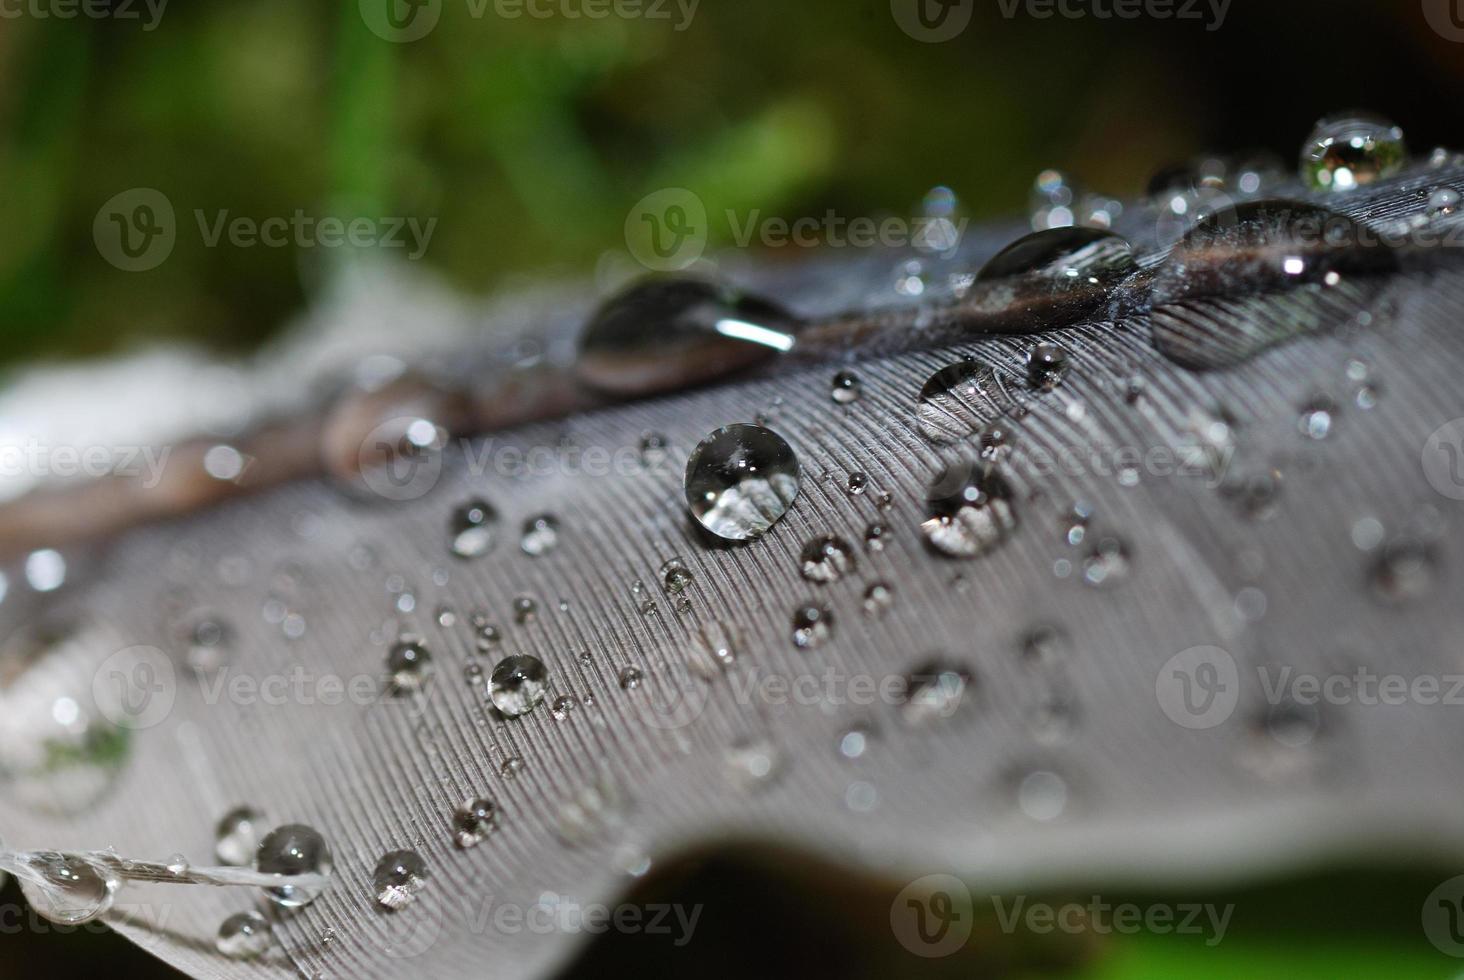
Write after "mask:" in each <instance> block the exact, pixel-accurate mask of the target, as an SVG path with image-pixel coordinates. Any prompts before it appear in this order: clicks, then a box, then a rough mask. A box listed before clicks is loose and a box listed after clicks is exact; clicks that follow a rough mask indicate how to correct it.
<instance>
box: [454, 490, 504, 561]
mask: <svg viewBox="0 0 1464 980" xmlns="http://www.w3.org/2000/svg"><path fill="white" fill-rule="evenodd" d="M497 533H498V512H497V511H496V510H494V509H493V508H492V507H491V506H490V505H489V504H487V503H484V502H483V501H481V500H470V501H468V502H467V503H465V504H463V505H461V506H460V507H458V508H457V510H455V511H453V512H452V518H451V519H450V520H449V521H448V537H449V541H450V544H449V547H450V548H451V550H452V553H453V554H454V555H457V556H458V557H459V558H478V557H481V556H483V555H486V554H487V553H488V552H489V551H490V550H492V548H493V544H494V540H495V537H496V535H497Z"/></svg>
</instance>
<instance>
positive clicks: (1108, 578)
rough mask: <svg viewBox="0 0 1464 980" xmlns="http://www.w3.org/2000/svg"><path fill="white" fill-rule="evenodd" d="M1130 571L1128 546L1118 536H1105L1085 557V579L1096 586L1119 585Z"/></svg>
mask: <svg viewBox="0 0 1464 980" xmlns="http://www.w3.org/2000/svg"><path fill="white" fill-rule="evenodd" d="M1128 572H1129V555H1128V548H1127V547H1126V546H1125V545H1124V543H1123V542H1122V541H1120V540H1119V539H1117V538H1103V539H1102V540H1100V541H1099V542H1098V543H1097V544H1095V545H1094V546H1093V548H1092V549H1091V550H1090V551H1089V552H1088V554H1087V555H1086V556H1085V557H1084V558H1083V581H1084V582H1087V583H1088V584H1089V585H1091V586H1093V587H1095V588H1107V587H1108V586H1111V585H1117V584H1118V583H1119V582H1122V581H1123V580H1124V579H1125V578H1127V577H1128Z"/></svg>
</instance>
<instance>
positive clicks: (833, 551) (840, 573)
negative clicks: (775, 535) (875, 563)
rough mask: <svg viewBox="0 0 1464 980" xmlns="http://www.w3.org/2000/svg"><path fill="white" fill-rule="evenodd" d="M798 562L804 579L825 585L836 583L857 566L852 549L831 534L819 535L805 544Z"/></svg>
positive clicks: (841, 539) (842, 540)
mask: <svg viewBox="0 0 1464 980" xmlns="http://www.w3.org/2000/svg"><path fill="white" fill-rule="evenodd" d="M798 561H799V568H800V570H801V571H802V572H803V577H804V578H806V579H808V580H809V581H810V582H821V583H825V584H827V583H829V582H837V581H838V580H839V579H841V578H843V577H844V576H845V575H847V574H848V573H850V572H852V571H854V569H855V568H856V567H857V565H858V562H856V561H855V559H854V549H852V548H850V547H849V544H848V542H846V541H845V540H844V539H843V538H840V537H837V536H835V535H832V534H824V535H821V536H819V537H816V538H814V539H812V540H811V541H809V542H808V543H807V544H805V545H804V546H803V553H802V555H801V556H800V557H799V559H798Z"/></svg>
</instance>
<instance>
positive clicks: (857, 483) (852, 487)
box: [846, 473, 869, 497]
mask: <svg viewBox="0 0 1464 980" xmlns="http://www.w3.org/2000/svg"><path fill="white" fill-rule="evenodd" d="M868 488H869V477H867V476H865V475H864V474H863V473H850V474H849V482H848V483H847V484H846V489H847V490H848V491H849V496H851V497H857V496H859V495H860V494H862V493H863V492H864V491H865V490H867V489H868Z"/></svg>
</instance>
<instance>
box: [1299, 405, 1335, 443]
mask: <svg viewBox="0 0 1464 980" xmlns="http://www.w3.org/2000/svg"><path fill="white" fill-rule="evenodd" d="M1336 416H1337V403H1336V402H1334V401H1332V399H1330V398H1328V397H1327V396H1325V395H1317V396H1315V397H1314V398H1312V399H1311V400H1310V401H1308V402H1307V403H1306V404H1305V405H1303V406H1302V408H1301V417H1300V418H1299V419H1298V420H1297V423H1296V424H1297V428H1299V429H1300V430H1301V434H1302V435H1304V436H1306V437H1307V438H1308V439H1316V440H1321V439H1325V438H1327V437H1328V436H1329V435H1331V434H1332V427H1333V425H1334V424H1335V421H1336Z"/></svg>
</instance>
